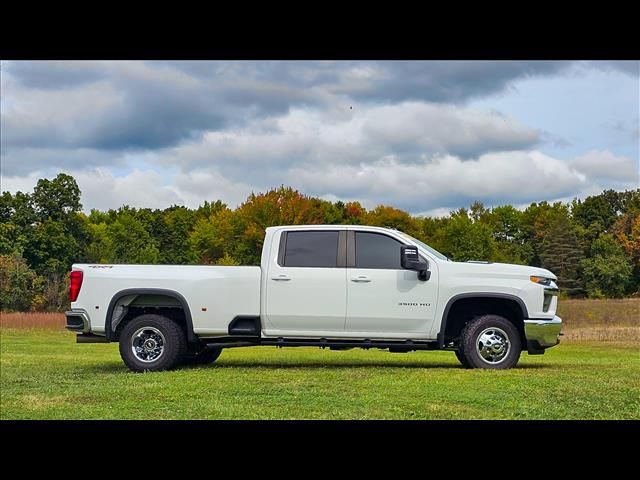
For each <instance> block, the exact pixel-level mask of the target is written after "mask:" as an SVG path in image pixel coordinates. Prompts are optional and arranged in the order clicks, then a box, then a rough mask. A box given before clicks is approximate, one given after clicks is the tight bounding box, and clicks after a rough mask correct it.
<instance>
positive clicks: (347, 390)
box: [0, 329, 640, 419]
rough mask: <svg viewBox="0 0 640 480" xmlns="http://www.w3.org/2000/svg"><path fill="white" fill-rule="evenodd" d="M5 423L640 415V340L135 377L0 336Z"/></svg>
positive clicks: (280, 360)
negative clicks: (477, 365) (462, 357)
mask: <svg viewBox="0 0 640 480" xmlns="http://www.w3.org/2000/svg"><path fill="white" fill-rule="evenodd" d="M0 334H1V337H0V341H1V347H2V349H1V353H0V367H1V375H0V400H1V401H0V409H1V410H0V418H2V419H134V418H135V419H494V418H500V419H639V418H640V375H638V373H639V372H640V369H639V368H638V367H640V348H639V346H638V344H637V343H635V344H631V343H627V344H623V343H567V344H562V345H559V346H558V347H555V348H553V349H551V350H549V351H547V353H546V354H545V355H543V356H528V355H526V354H523V355H522V358H521V361H520V363H519V367H518V368H516V369H513V370H508V371H487V370H465V369H463V368H460V366H459V365H458V363H457V360H456V359H455V357H454V355H453V353H451V352H412V353H408V354H401V353H389V352H386V351H376V350H370V351H366V350H359V349H358V350H350V351H329V350H319V349H317V348H285V349H277V348H274V347H253V348H236V349H229V350H226V351H224V352H223V353H222V355H221V356H220V358H219V360H218V361H217V362H216V363H214V364H212V365H208V366H202V367H190V368H183V369H180V370H174V371H170V372H158V373H145V374H134V373H131V372H129V371H128V370H127V369H126V367H125V366H124V364H123V363H122V361H121V360H120V356H119V354H118V346H117V345H116V344H89V345H78V344H75V343H74V342H75V340H74V336H73V334H71V333H67V332H56V331H53V332H52V331H44V330H12V329H3V330H2V331H0Z"/></svg>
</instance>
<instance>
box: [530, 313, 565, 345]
mask: <svg viewBox="0 0 640 480" xmlns="http://www.w3.org/2000/svg"><path fill="white" fill-rule="evenodd" d="M561 330H562V319H561V318H560V317H558V316H557V315H555V316H554V317H553V318H552V319H551V320H544V319H535V318H532V319H529V320H525V321H524V334H525V336H526V337H527V350H528V351H529V353H533V354H535V353H544V350H545V349H547V348H549V347H553V346H554V345H557V344H559V343H560V335H561V333H560V331H561Z"/></svg>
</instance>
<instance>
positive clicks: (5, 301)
mask: <svg viewBox="0 0 640 480" xmlns="http://www.w3.org/2000/svg"><path fill="white" fill-rule="evenodd" d="M37 293H38V283H37V275H36V272H34V271H33V270H31V269H30V268H29V265H27V262H26V261H25V259H24V258H22V257H21V256H20V255H0V309H1V310H4V311H6V310H9V311H11V310H22V311H24V310H30V309H31V307H32V304H33V301H34V298H35V296H36V295H37Z"/></svg>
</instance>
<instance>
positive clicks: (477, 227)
mask: <svg viewBox="0 0 640 480" xmlns="http://www.w3.org/2000/svg"><path fill="white" fill-rule="evenodd" d="M442 236H443V239H442V245H441V248H442V253H444V254H445V255H447V256H448V257H449V258H451V259H452V260H455V261H460V262H464V261H466V260H489V259H491V258H492V257H493V255H494V252H495V241H494V240H493V237H492V236H491V229H490V227H489V226H488V225H486V224H484V223H482V222H473V221H472V220H471V218H470V217H469V215H468V213H467V210H466V209H464V208H461V209H460V210H458V211H457V212H454V213H453V214H452V215H451V218H450V220H449V221H448V222H447V224H446V225H445V227H444V229H443V231H442Z"/></svg>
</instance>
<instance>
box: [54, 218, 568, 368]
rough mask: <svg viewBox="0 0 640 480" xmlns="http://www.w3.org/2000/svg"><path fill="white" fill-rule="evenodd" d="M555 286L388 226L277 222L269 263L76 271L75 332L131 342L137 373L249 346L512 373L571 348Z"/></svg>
mask: <svg viewBox="0 0 640 480" xmlns="http://www.w3.org/2000/svg"><path fill="white" fill-rule="evenodd" d="M555 280H556V277H555V276H554V275H553V273H551V272H550V271H548V270H545V269H541V268H535V267H528V266H522V265H508V264H500V263H488V262H453V261H451V260H449V259H448V258H447V257H445V256H444V255H442V254H441V253H439V252H437V251H436V250H434V249H433V248H431V247H429V246H428V245H426V244H424V243H423V242H421V241H419V240H417V239H415V238H413V237H411V236H409V235H407V234H405V233H402V232H399V231H397V230H393V229H389V228H379V227H367V226H360V225H296V226H279V227H270V228H267V229H266V236H265V239H264V246H263V250H262V258H261V266H260V267H231V266H177V265H88V264H75V265H73V267H72V272H71V282H70V299H71V310H70V311H67V312H66V317H67V329H69V330H72V331H75V332H77V333H78V335H77V341H78V343H94V342H116V341H117V342H119V344H120V354H121V356H122V359H123V361H124V363H125V364H126V365H127V366H128V367H129V368H130V369H131V370H134V371H147V370H164V369H168V368H172V367H175V366H177V365H180V364H181V363H188V362H190V363H205V362H212V361H215V360H216V359H217V358H218V356H219V355H220V352H221V351H222V349H223V348H230V347H245V346H251V345H273V346H278V347H288V346H291V347H298V346H318V347H321V348H330V349H333V350H344V349H349V348H355V347H360V348H381V349H389V351H391V352H409V351H413V350H449V351H454V352H455V354H456V356H457V358H458V359H459V361H460V362H461V363H462V365H464V366H465V367H467V368H494V369H505V368H511V367H513V366H515V365H516V363H517V362H518V359H519V358H520V353H521V351H522V350H526V351H527V352H528V353H529V354H541V353H544V350H545V349H546V348H548V347H551V346H554V345H557V344H558V343H559V335H560V329H561V326H562V321H561V319H560V318H559V317H558V316H556V314H555V313H556V309H557V303H558V297H557V295H558V287H557V286H556V284H555Z"/></svg>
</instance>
